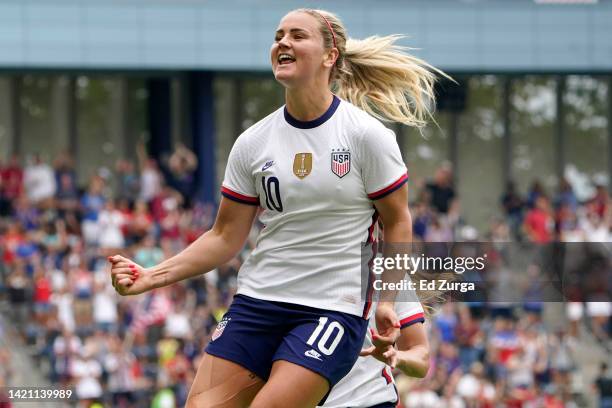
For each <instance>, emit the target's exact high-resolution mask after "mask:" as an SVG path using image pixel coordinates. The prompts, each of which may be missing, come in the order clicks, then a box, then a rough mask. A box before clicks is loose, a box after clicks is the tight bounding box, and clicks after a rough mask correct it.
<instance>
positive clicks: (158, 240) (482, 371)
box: [0, 145, 612, 408]
mask: <svg viewBox="0 0 612 408" xmlns="http://www.w3.org/2000/svg"><path fill="white" fill-rule="evenodd" d="M196 167H197V158H196V157H195V155H194V154H193V153H192V152H191V151H190V150H189V149H188V148H186V147H185V146H178V147H177V148H176V149H175V151H174V152H173V153H172V154H171V155H170V156H169V157H167V158H164V159H162V160H155V159H153V158H151V157H149V156H148V155H147V153H146V151H145V149H144V146H142V145H141V146H139V147H138V160H137V162H131V161H128V160H119V161H118V162H117V163H115V164H114V167H112V168H102V169H100V170H99V171H98V172H97V173H96V174H94V175H93V176H92V177H91V178H90V179H89V181H88V183H87V185H86V186H85V188H81V186H79V185H78V182H77V180H78V177H77V176H78V175H77V173H76V171H75V167H74V162H73V159H72V158H71V157H70V155H69V154H61V155H59V156H58V157H57V158H55V160H53V162H52V163H46V162H45V161H44V160H43V159H42V158H41V157H40V156H36V155H35V156H33V157H32V158H30V159H29V160H28V161H27V163H23V162H22V161H21V159H20V158H19V157H17V156H13V157H12V158H10V159H9V160H8V161H7V162H5V163H0V258H1V259H2V261H1V262H0V300H4V302H5V303H6V304H8V305H9V306H10V307H9V308H8V310H9V312H10V313H9V321H10V322H11V325H10V326H9V329H13V330H15V334H16V335H18V336H21V337H22V338H23V340H24V341H25V342H26V343H27V344H28V345H29V346H30V347H31V348H32V349H33V350H34V356H35V358H36V360H37V361H36V365H37V366H38V367H41V368H42V369H43V371H44V374H45V376H46V377H47V379H48V381H50V382H52V383H53V384H57V385H58V386H60V385H61V386H71V387H74V389H75V391H76V394H77V397H78V399H79V400H80V401H81V404H82V406H87V407H89V406H95V407H102V406H104V407H109V406H112V407H145V406H152V407H160V408H161V407H173V406H182V405H183V404H184V402H185V399H186V396H187V393H188V391H189V386H190V384H191V382H192V380H193V378H194V375H195V372H196V370H197V367H198V364H199V360H200V358H201V356H202V351H203V349H204V346H205V345H206V343H207V342H208V341H209V339H210V336H211V334H212V332H213V331H214V329H215V327H216V324H217V322H218V321H219V320H220V319H221V317H222V316H223V314H224V313H225V311H226V310H227V307H228V306H229V304H230V303H231V300H232V297H233V294H234V293H235V290H236V278H237V273H238V270H239V268H240V265H241V262H242V261H243V260H244V259H245V256H247V255H248V253H249V251H250V248H252V247H253V245H254V242H255V238H256V236H257V233H258V228H260V226H259V225H256V226H255V227H254V228H253V231H252V234H251V237H250V239H249V241H248V243H247V245H246V247H245V249H244V250H243V251H242V253H241V254H239V256H237V257H236V258H235V259H232V260H231V261H230V262H228V263H227V264H225V265H223V266H221V267H219V268H218V269H217V270H215V271H212V272H210V273H208V274H206V275H205V276H204V277H202V278H198V279H191V280H188V281H185V282H181V283H179V284H176V285H173V286H171V287H168V288H164V289H158V290H155V291H152V292H150V293H147V294H144V295H141V296H136V297H120V296H117V295H116V293H115V292H114V290H113V288H112V286H111V282H110V278H109V269H108V264H107V260H106V257H107V256H108V255H110V254H116V253H120V254H122V255H125V256H127V257H130V258H132V259H134V260H135V261H136V262H137V263H139V264H140V265H142V266H143V267H150V266H152V265H155V264H157V263H159V262H160V261H162V260H163V259H166V258H168V257H170V256H172V255H174V254H176V253H177V252H179V251H180V250H181V249H182V248H184V247H185V246H187V245H188V244H189V243H191V242H193V241H194V240H195V239H196V238H197V237H198V236H199V235H200V234H202V233H203V232H204V231H206V230H207V229H209V228H210V226H211V225H212V222H213V220H214V215H215V208H214V206H211V205H205V204H202V203H200V202H198V201H197V200H196V199H194V197H195V196H196V191H197V188H196V187H197V186H196V185H195V169H196ZM459 202H460V201H459V199H458V197H457V195H456V193H455V191H454V189H453V175H452V171H451V169H450V167H448V166H442V167H441V168H440V169H439V170H438V171H437V172H436V174H435V176H434V177H433V179H432V180H431V181H430V182H429V183H426V184H424V185H423V186H422V187H421V189H420V192H419V194H418V195H417V198H416V200H415V201H414V202H413V203H411V209H412V215H413V222H414V226H413V227H414V228H413V230H414V235H415V238H416V239H421V240H423V241H427V242H450V241H454V240H476V239H478V238H482V239H489V240H491V241H532V242H548V241H553V240H564V241H578V240H594V241H601V242H603V241H609V240H610V239H609V238H610V216H609V214H610V203H609V197H608V193H607V192H606V190H605V189H604V188H603V187H601V186H599V187H598V188H597V194H596V195H595V197H593V198H592V199H591V200H588V201H587V202H584V203H580V202H578V200H576V198H575V196H573V194H572V192H571V186H569V184H567V183H564V185H563V186H562V188H561V190H560V192H559V193H558V194H557V196H555V197H554V199H551V198H549V197H548V195H547V194H546V193H545V192H544V190H543V189H542V188H541V186H540V187H538V185H537V184H534V188H532V190H531V191H530V192H529V194H528V196H527V197H525V198H523V197H521V196H520V195H519V194H518V193H517V192H516V191H515V190H514V189H513V188H512V187H509V189H508V191H507V193H506V194H505V195H504V197H503V199H502V204H501V209H502V210H503V211H504V212H505V218H500V219H499V220H496V221H494V222H493V223H492V224H491V228H490V229H489V231H486V232H485V233H484V234H479V232H478V231H477V230H476V229H475V228H473V227H470V226H469V225H468V224H466V223H465V221H464V220H463V219H462V217H461V213H460V207H459ZM500 212H501V211H500ZM604 230H605V231H604ZM604 232H605V233H604ZM602 304H603V306H601V307H600V309H603V310H597V311H596V312H592V311H591V308H592V307H591V306H588V304H586V303H584V304H583V303H582V302H581V301H577V302H574V304H573V306H572V307H573V309H572V308H568V310H569V309H572V310H571V311H568V316H569V317H572V316H573V317H575V316H578V315H580V313H581V312H579V311H576V310H577V309H580V307H583V309H584V307H586V309H587V312H588V314H589V316H590V317H592V318H593V319H594V320H596V322H597V327H598V330H599V333H598V335H599V336H602V338H604V339H605V338H606V336H609V334H610V310H609V309H610V304H609V303H605V302H602ZM606 305H607V306H606ZM606 307H607V309H606ZM570 320H571V319H570ZM573 321H574V322H579V319H575V318H574V320H573ZM576 324H578V323H576ZM427 325H428V330H429V331H430V339H431V345H432V349H431V351H432V352H431V358H432V367H431V369H430V372H429V374H428V376H427V378H426V379H424V380H415V379H409V378H407V377H402V376H401V375H398V389H399V390H400V394H401V396H402V404H403V407H405V408H409V407H439V406H448V407H494V406H505V407H530V406H533V407H536V406H537V407H561V406H571V405H568V401H573V400H574V399H575V398H576V395H577V394H579V393H578V392H577V390H576V382H575V377H576V373H577V372H578V371H579V370H580V364H579V362H578V361H576V355H575V351H576V348H577V347H578V346H579V344H580V341H581V330H582V329H581V328H579V327H573V328H571V327H570V329H571V330H570V329H568V330H567V331H564V330H557V331H551V329H550V328H549V327H547V326H546V325H545V323H544V322H543V319H542V308H541V307H540V308H537V307H536V308H526V307H512V306H508V305H506V306H503V307H494V308H493V307H490V306H488V305H486V304H484V305H483V304H481V303H474V304H470V305H468V304H465V303H459V302H448V303H446V304H444V305H443V306H442V307H441V308H440V310H439V311H438V312H436V313H434V314H433V315H432V316H431V317H430V319H429V320H428V323H427ZM568 327H569V326H568ZM0 335H1V333H0ZM15 369H16V368H15V367H12V365H11V361H10V353H9V352H8V351H7V350H4V351H3V350H0V384H2V383H4V384H11V378H12V376H13V374H14V370H15ZM606 370H607V367H603V368H602V371H601V373H600V374H599V377H597V381H595V382H593V384H589V386H591V385H592V386H593V387H595V388H596V389H597V391H596V392H598V393H599V394H600V395H601V398H602V400H603V399H604V398H606V393H610V387H611V386H610V381H609V377H608V373H607V371H606ZM13 385H17V384H13ZM606 387H607V388H606ZM599 394H598V395H599ZM607 397H611V396H610V395H609V394H608V395H607ZM611 398H612V397H611ZM150 401H152V402H150ZM500 404H501V405H500ZM602 406H603V405H602Z"/></svg>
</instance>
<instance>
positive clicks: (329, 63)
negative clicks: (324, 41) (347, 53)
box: [323, 48, 340, 68]
mask: <svg viewBox="0 0 612 408" xmlns="http://www.w3.org/2000/svg"><path fill="white" fill-rule="evenodd" d="M339 55H340V54H339V53H338V49H337V48H331V49H329V50H328V51H327V53H326V55H325V61H323V65H324V66H326V67H327V68H332V67H333V66H334V65H336V61H337V60H338V56H339Z"/></svg>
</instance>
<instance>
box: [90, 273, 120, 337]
mask: <svg viewBox="0 0 612 408" xmlns="http://www.w3.org/2000/svg"><path fill="white" fill-rule="evenodd" d="M106 278H107V277H106V273H103V272H102V273H99V274H97V278H96V280H95V283H94V296H93V319H94V323H95V324H96V327H97V328H98V329H99V330H103V331H105V332H107V333H116V332H117V329H118V319H119V314H118V309H117V297H116V296H115V291H114V289H113V287H112V286H111V285H109V283H108V279H106Z"/></svg>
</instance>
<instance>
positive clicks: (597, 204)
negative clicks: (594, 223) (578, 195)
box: [589, 184, 610, 218]
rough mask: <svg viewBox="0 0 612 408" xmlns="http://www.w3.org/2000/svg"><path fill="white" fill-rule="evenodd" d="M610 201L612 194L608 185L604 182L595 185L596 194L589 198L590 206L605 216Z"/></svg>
mask: <svg viewBox="0 0 612 408" xmlns="http://www.w3.org/2000/svg"><path fill="white" fill-rule="evenodd" d="M609 203H610V196H609V194H608V191H607V190H606V187H605V186H603V185H602V184H597V185H595V195H594V196H593V197H592V198H591V199H590V200H589V205H590V207H592V208H593V210H594V211H595V213H597V215H599V216H600V217H602V218H603V217H604V216H605V215H606V213H607V212H608V207H609Z"/></svg>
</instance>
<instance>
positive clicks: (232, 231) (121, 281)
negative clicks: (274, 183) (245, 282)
mask: <svg viewBox="0 0 612 408" xmlns="http://www.w3.org/2000/svg"><path fill="white" fill-rule="evenodd" d="M257 208H258V207H257V206H254V205H247V204H242V203H239V202H235V201H232V200H229V199H227V198H225V197H223V198H222V199H221V204H220V206H219V211H218V213H217V218H216V220H215V224H214V225H213V227H212V229H210V230H209V231H208V232H206V233H204V234H202V235H201V236H200V237H199V238H198V239H197V240H196V241H194V242H193V243H192V244H191V245H189V246H188V247H187V248H185V249H184V250H182V251H181V252H180V253H178V254H177V255H175V256H173V257H172V258H169V259H167V260H165V261H163V262H161V263H160V264H158V265H156V266H153V267H151V268H142V267H140V266H138V265H136V264H135V263H134V262H132V261H131V260H129V259H127V258H124V257H122V256H119V255H115V256H113V257H111V258H112V259H109V261H111V263H112V264H113V266H112V269H111V274H112V275H113V278H114V282H116V285H117V287H118V291H119V293H120V294H122V295H135V294H139V293H142V292H146V291H148V290H151V289H155V288H160V287H163V286H168V285H171V284H173V283H176V282H179V281H181V280H184V279H188V278H191V277H194V276H197V275H201V274H203V273H206V272H209V271H211V270H213V269H214V268H216V267H218V266H219V265H222V264H224V263H226V262H228V261H229V260H231V259H232V258H233V257H234V256H235V255H236V254H238V252H239V251H240V250H241V249H242V247H243V246H244V243H245V242H246V239H247V237H248V235H249V231H250V230H251V225H252V224H253V220H254V218H255V214H256V211H257ZM130 265H133V266H130Z"/></svg>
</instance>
